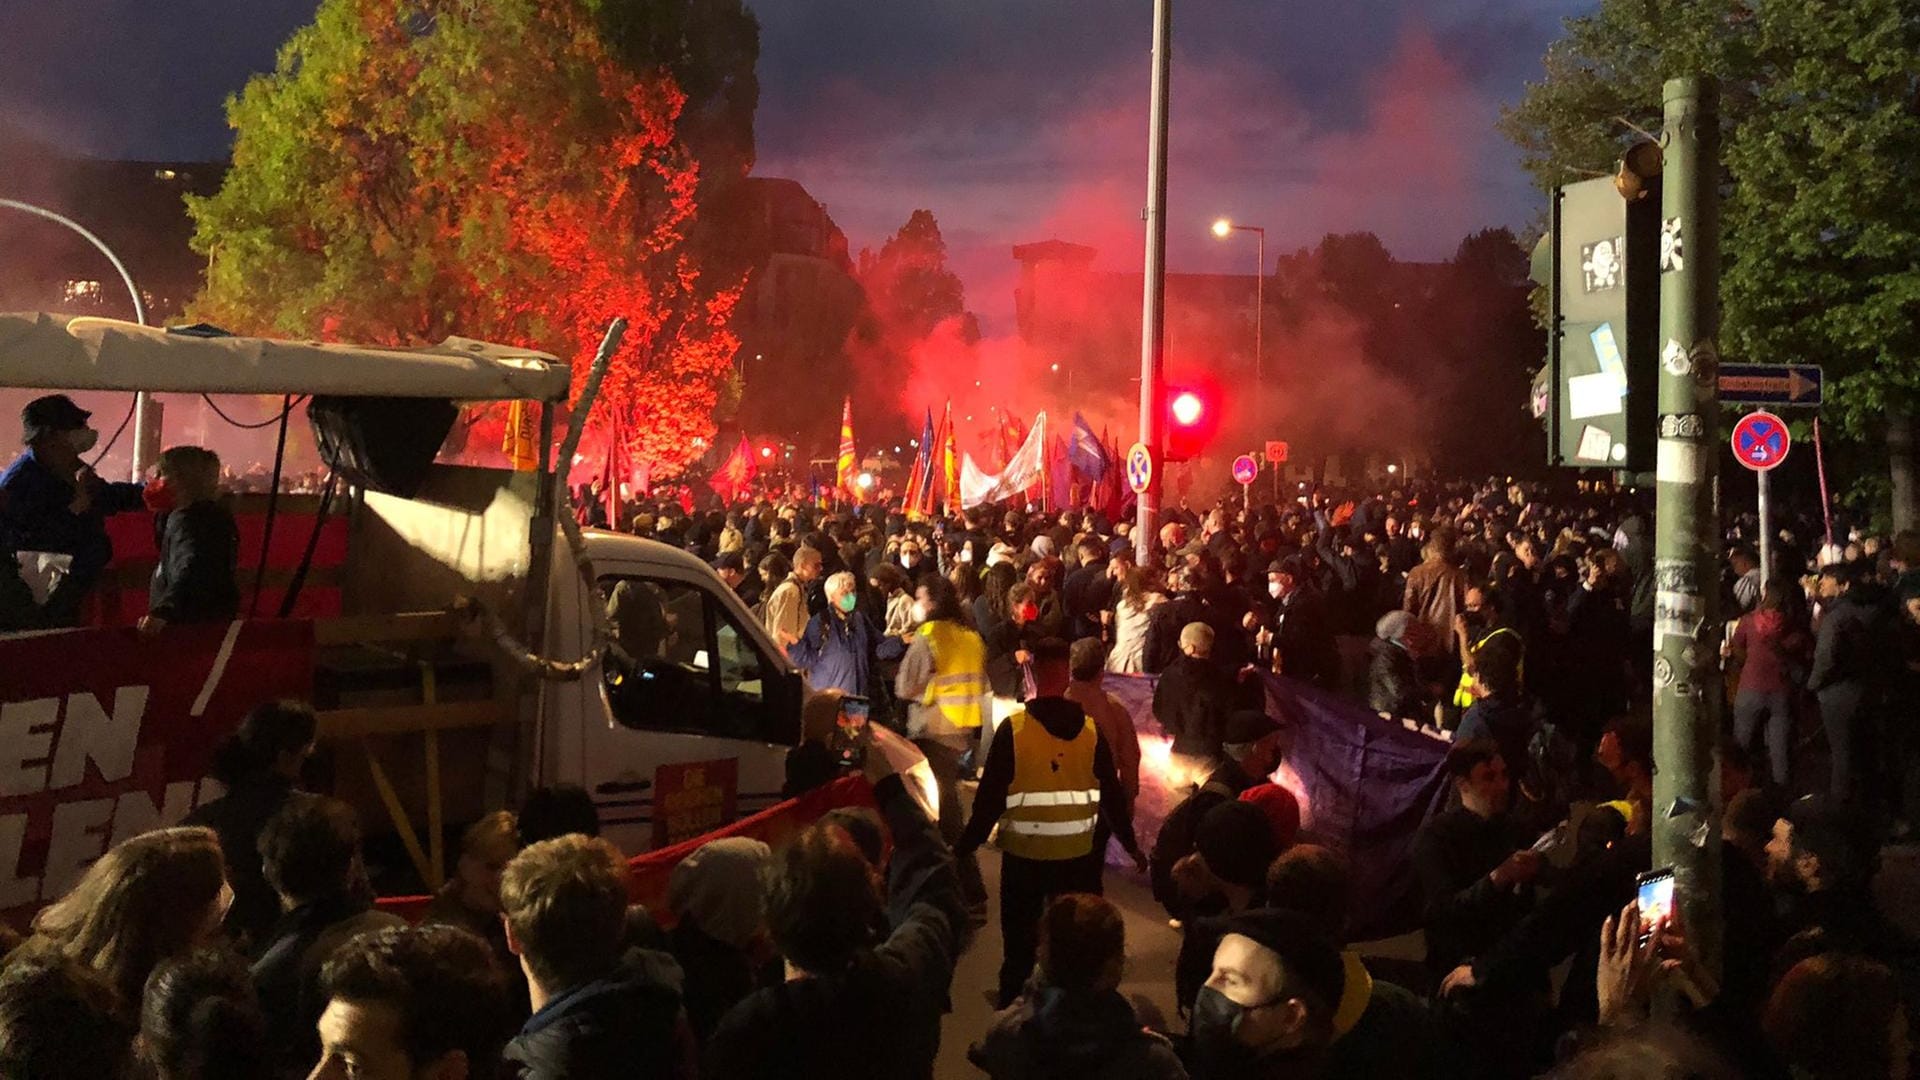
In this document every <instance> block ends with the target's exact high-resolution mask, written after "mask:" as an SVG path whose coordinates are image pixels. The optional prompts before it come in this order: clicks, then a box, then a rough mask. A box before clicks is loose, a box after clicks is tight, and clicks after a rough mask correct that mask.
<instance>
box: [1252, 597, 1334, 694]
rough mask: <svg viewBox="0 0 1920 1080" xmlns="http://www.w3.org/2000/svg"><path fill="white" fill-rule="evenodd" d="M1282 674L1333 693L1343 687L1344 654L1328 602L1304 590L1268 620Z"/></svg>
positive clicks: (1272, 612)
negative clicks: (1337, 642) (1336, 643)
mask: <svg viewBox="0 0 1920 1080" xmlns="http://www.w3.org/2000/svg"><path fill="white" fill-rule="evenodd" d="M1266 622H1267V627H1268V629H1270V630H1272V631H1273V647H1274V650H1275V651H1276V652H1277V653H1279V655H1280V672H1281V674H1283V675H1286V676H1288V677H1289V678H1294V679H1299V680H1300V681H1302V682H1306V683H1311V684H1313V685H1314V686H1318V687H1320V688H1321V689H1323V690H1332V689H1335V688H1337V687H1338V686H1339V683H1340V653H1339V650H1338V649H1336V648H1335V647H1334V643H1333V627H1332V625H1331V624H1330V623H1329V622H1328V620H1327V603H1326V598H1325V597H1323V596H1321V594H1320V593H1319V591H1318V590H1316V589H1314V588H1312V587H1311V586H1304V585H1303V586H1300V587H1298V588H1295V589H1294V590H1293V592H1291V593H1288V594H1287V595H1286V596H1285V597H1282V598H1281V599H1280V600H1279V601H1277V602H1276V603H1275V604H1274V605H1273V607H1272V609H1271V610H1270V611H1268V613H1267V617H1266Z"/></svg>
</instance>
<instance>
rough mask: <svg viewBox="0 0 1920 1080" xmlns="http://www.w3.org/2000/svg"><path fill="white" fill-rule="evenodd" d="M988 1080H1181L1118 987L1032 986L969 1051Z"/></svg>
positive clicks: (1164, 1046) (1173, 1059)
mask: <svg viewBox="0 0 1920 1080" xmlns="http://www.w3.org/2000/svg"><path fill="white" fill-rule="evenodd" d="M967 1058H968V1060H970V1061H972V1062H973V1064H974V1065H975V1066H977V1067H978V1068H980V1069H981V1070H982V1071H984V1072H985V1073H986V1074H987V1075H988V1076H989V1077H991V1078H992V1080H1185V1078H1186V1075H1187V1073H1186V1070H1185V1069H1183V1068H1182V1067H1181V1065H1180V1058H1179V1055H1177V1054H1175V1053H1174V1051H1173V1046H1172V1045H1171V1044H1170V1043H1168V1042H1167V1040H1166V1039H1164V1038H1162V1037H1160V1036H1158V1035H1155V1034H1153V1033H1152V1032H1150V1031H1147V1030H1146V1029H1144V1028H1143V1027H1141V1026H1140V1020H1139V1018H1138V1017H1136V1016H1135V1015H1134V1012H1133V1006H1132V1004H1130V1003H1129V1002H1128V1001H1127V999H1126V998H1125V997H1122V996H1121V995H1120V993H1119V992H1118V991H1107V992H1106V993H1080V992H1074V991H1067V990H1061V989H1058V988H1056V987H1051V986H1043V987H1035V988H1034V989H1032V990H1031V991H1029V992H1028V993H1027V994H1026V996H1024V997H1022V998H1021V999H1020V1000H1019V1001H1018V1002H1016V1003H1015V1004H1014V1006H1013V1008H1011V1009H1009V1010H1007V1011H1005V1012H1003V1013H1001V1014H1000V1015H999V1016H997V1017H995V1018H994V1022H993V1026H992V1027H991V1028H989V1029H988V1030H987V1033H986V1035H985V1036H984V1037H982V1038H981V1040H980V1041H979V1042H977V1043H975V1044H974V1045H973V1047H972V1048H971V1049H970V1050H969V1051H968V1052H967Z"/></svg>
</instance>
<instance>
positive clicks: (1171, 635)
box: [1141, 595, 1240, 675]
mask: <svg viewBox="0 0 1920 1080" xmlns="http://www.w3.org/2000/svg"><path fill="white" fill-rule="evenodd" d="M1206 621H1207V611H1206V608H1205V607H1204V606H1202V605H1201V603H1200V601H1199V599H1198V598H1197V597H1194V596H1190V595H1181V596H1175V597H1172V598H1170V599H1169V600H1167V602H1166V603H1164V604H1156V605H1154V606H1153V608H1152V609H1151V610H1149V611H1148V612H1147V637H1146V642H1145V649H1146V652H1145V654H1144V656H1143V657H1142V658H1141V664H1142V666H1143V667H1144V668H1145V669H1146V672H1147V674H1149V675H1158V674H1160V673H1161V672H1163V671H1166V670H1167V669H1168V668H1169V667H1172V666H1173V665H1174V663H1175V662H1176V661H1178V660H1179V659H1180V658H1181V652H1180V632H1181V631H1182V630H1185V629H1186V628H1187V624H1189V623H1197V622H1206ZM1234 632H1235V634H1238V633H1239V632H1240V631H1239V630H1238V629H1237V628H1236V629H1235V631H1234ZM1219 643H1220V642H1219V639H1218V637H1216V638H1215V640H1214V644H1215V645H1216V646H1218V645H1219Z"/></svg>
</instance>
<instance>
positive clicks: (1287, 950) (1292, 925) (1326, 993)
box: [1213, 908, 1347, 1012]
mask: <svg viewBox="0 0 1920 1080" xmlns="http://www.w3.org/2000/svg"><path fill="white" fill-rule="evenodd" d="M1213 926H1214V927H1215V928H1216V929H1218V930H1219V931H1220V933H1221V936H1223V937H1224V936H1225V935H1227V934H1239V935H1240V936H1241V937H1244V938H1249V939H1251V940H1252V941H1253V942H1255V943H1256V944H1258V945H1259V946H1260V947H1262V948H1264V949H1269V950H1271V951H1272V952H1273V953H1274V954H1275V955H1277V956H1279V957H1280V965H1281V967H1283V968H1285V969H1286V973H1287V982H1288V983H1289V985H1292V986H1294V987H1297V988H1299V989H1301V990H1304V991H1306V992H1307V993H1308V994H1309V995H1311V996H1312V997H1315V998H1318V999H1319V1000H1318V1002H1317V1004H1318V1005H1319V1006H1320V1008H1322V1009H1325V1010H1327V1011H1328V1012H1332V1011H1333V1010H1334V1009H1336V1008H1338V1007H1339V1005H1340V997H1341V995H1342V994H1344V993H1345V992H1346V988H1347V970H1346V963H1345V961H1343V960H1342V959H1341V958H1340V949H1339V947H1338V946H1336V945H1335V944H1334V943H1333V942H1332V940H1331V939H1329V938H1328V937H1327V936H1326V935H1325V934H1323V933H1321V931H1320V929H1319V928H1318V927H1317V926H1315V925H1314V923H1313V920H1312V919H1309V918H1307V917H1306V916H1305V915H1302V914H1300V913H1298V912H1295V911H1286V910H1282V909H1280V908H1255V909H1254V910H1252V911H1246V912H1242V913H1240V914H1238V915H1232V916H1229V917H1227V918H1224V919H1220V920H1218V921H1216V922H1215V923H1213Z"/></svg>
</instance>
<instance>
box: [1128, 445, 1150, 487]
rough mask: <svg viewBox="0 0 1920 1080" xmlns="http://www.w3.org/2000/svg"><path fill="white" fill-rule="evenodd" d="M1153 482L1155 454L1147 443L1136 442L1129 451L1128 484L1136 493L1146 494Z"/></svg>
mask: <svg viewBox="0 0 1920 1080" xmlns="http://www.w3.org/2000/svg"><path fill="white" fill-rule="evenodd" d="M1151 483H1153V454H1152V452H1151V451H1149V450H1148V449H1147V444H1146V443H1134V444H1133V446H1132V448H1130V449H1129V450H1128V451H1127V486H1128V487H1130V488H1132V489H1133V493H1134V494H1135V495H1144V494H1146V492H1147V485H1149V484H1151Z"/></svg>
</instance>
